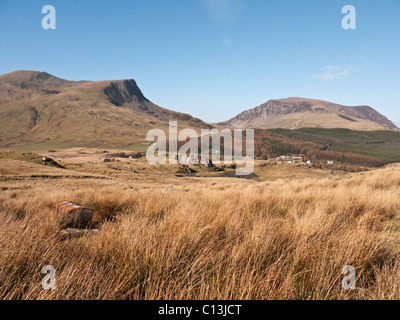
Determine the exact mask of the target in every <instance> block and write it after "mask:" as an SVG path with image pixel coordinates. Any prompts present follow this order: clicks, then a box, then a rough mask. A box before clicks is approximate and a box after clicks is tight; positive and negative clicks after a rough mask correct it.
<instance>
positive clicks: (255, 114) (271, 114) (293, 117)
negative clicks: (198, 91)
mask: <svg viewBox="0 0 400 320" xmlns="http://www.w3.org/2000/svg"><path fill="white" fill-rule="evenodd" d="M218 125H221V126H227V127H230V128H238V129H243V128H265V129H274V128H282V129H300V128H347V129H352V130H362V131H374V130H389V129H398V128H397V127H396V125H395V124H394V123H393V122H391V121H390V120H389V119H387V118H386V117H385V116H383V115H381V114H380V113H379V112H377V111H376V110H374V109H373V108H371V107H369V106H357V107H348V106H342V105H339V104H336V103H332V102H327V101H322V100H313V99H305V98H288V99H279V100H270V101H268V102H267V103H264V104H262V105H261V106H259V107H257V108H254V109H251V110H247V111H244V112H242V113H241V114H239V115H238V116H236V117H234V118H232V119H231V120H229V121H226V122H222V123H219V124H218Z"/></svg>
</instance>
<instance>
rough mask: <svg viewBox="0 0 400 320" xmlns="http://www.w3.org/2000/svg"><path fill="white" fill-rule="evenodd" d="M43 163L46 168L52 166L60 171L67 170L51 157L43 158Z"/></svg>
mask: <svg viewBox="0 0 400 320" xmlns="http://www.w3.org/2000/svg"><path fill="white" fill-rule="evenodd" d="M42 163H43V165H45V166H52V167H56V168H60V169H65V167H63V166H62V165H60V164H59V163H57V162H56V161H54V160H53V159H51V158H49V157H42Z"/></svg>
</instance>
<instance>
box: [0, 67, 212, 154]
mask: <svg viewBox="0 0 400 320" xmlns="http://www.w3.org/2000/svg"><path fill="white" fill-rule="evenodd" d="M169 120H171V121H178V125H179V126H180V127H182V128H186V127H190V128H194V129H201V128H203V129H204V128H212V126H211V125H209V124H207V123H205V122H203V121H201V120H200V119H197V118H194V117H192V116H191V115H188V114H183V113H179V112H174V111H171V110H168V109H164V108H161V107H159V106H157V105H156V104H154V103H152V102H151V101H150V100H148V99H147V98H146V97H145V96H144V95H143V93H142V92H141V90H140V89H139V87H138V86H137V84H136V82H135V81H134V80H132V79H129V80H117V81H97V82H93V81H68V80H64V79H60V78H57V77H55V76H53V75H51V74H48V73H45V72H35V71H15V72H12V73H8V74H5V75H1V76H0V146H3V147H5V146H19V145H32V144H43V145H46V144H49V145H60V146H96V147H100V146H104V147H124V146H128V145H131V144H135V143H142V142H144V141H145V137H146V134H147V132H148V130H150V129H155V128H160V129H163V130H167V127H168V122H169Z"/></svg>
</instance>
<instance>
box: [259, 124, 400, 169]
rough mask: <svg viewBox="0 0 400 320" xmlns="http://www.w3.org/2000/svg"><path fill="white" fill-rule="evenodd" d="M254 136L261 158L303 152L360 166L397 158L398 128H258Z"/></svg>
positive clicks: (399, 159) (399, 158)
mask: <svg viewBox="0 0 400 320" xmlns="http://www.w3.org/2000/svg"><path fill="white" fill-rule="evenodd" d="M255 136H256V141H255V150H256V157H257V158H260V159H268V158H271V157H277V156H280V155H286V154H304V155H305V156H306V157H307V158H309V159H312V160H316V161H325V160H334V161H336V162H343V163H350V164H358V165H363V166H380V165H383V164H388V163H394V162H400V132H397V131H393V130H382V131H354V130H349V129H321V128H303V129H299V130H289V129H268V130H266V129H257V130H256V134H255Z"/></svg>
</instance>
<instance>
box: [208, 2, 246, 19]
mask: <svg viewBox="0 0 400 320" xmlns="http://www.w3.org/2000/svg"><path fill="white" fill-rule="evenodd" d="M200 1H201V2H202V4H203V5H204V7H205V8H206V9H207V14H208V16H209V18H210V19H212V20H215V21H218V22H230V21H233V20H235V19H237V18H238V17H239V16H240V14H241V13H242V12H243V9H244V4H243V0H200Z"/></svg>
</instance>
